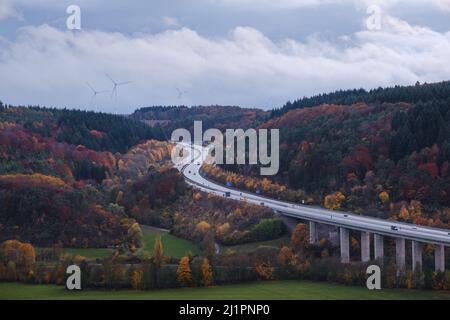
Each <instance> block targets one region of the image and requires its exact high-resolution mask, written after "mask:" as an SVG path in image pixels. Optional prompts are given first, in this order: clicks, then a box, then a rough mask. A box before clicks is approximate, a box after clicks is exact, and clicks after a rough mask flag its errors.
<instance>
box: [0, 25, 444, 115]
mask: <svg viewBox="0 0 450 320" xmlns="http://www.w3.org/2000/svg"><path fill="white" fill-rule="evenodd" d="M0 45H1V46H2V47H1V48H0V49H1V50H0V74H3V75H7V76H3V77H1V78H0V99H1V100H3V101H5V102H8V103H15V104H18V103H21V104H44V105H48V106H57V107H65V106H67V107H78V108H87V109H92V106H89V101H90V98H91V92H90V90H89V88H88V87H87V86H86V85H85V83H86V81H88V82H89V83H91V84H92V85H93V86H94V87H95V88H96V89H97V90H104V89H110V88H111V83H110V81H109V80H108V79H107V78H106V77H105V75H104V74H105V72H108V73H109V74H111V76H112V77H113V78H114V79H116V80H117V81H119V82H120V81H128V80H131V81H133V83H132V84H130V85H127V86H123V87H120V88H119V94H118V101H117V103H115V102H114V101H111V100H110V99H109V96H108V95H103V96H99V97H98V102H99V108H101V110H104V111H109V112H120V113H126V112H132V111H133V110H134V109H135V108H136V107H140V106H148V105H172V104H189V105H198V104H225V105H242V106H246V107H274V106H280V105H282V104H283V103H284V102H286V101H287V100H288V99H295V98H298V97H301V96H304V95H311V94H316V93H321V92H325V91H330V90H335V89H341V88H354V87H365V88H372V87H377V86H389V85H394V84H412V83H415V82H416V81H421V82H424V81H428V82H431V81H440V80H444V79H449V78H450V65H448V57H449V56H450V33H448V32H447V33H439V32H436V31H433V30H431V29H429V28H426V27H420V26H412V25H410V24H408V23H406V22H404V21H402V20H399V19H396V18H393V17H385V19H384V21H383V29H382V30H381V31H378V32H369V31H361V32H356V33H354V34H351V35H348V36H346V37H342V38H340V39H337V40H332V41H331V40H325V39H323V38H321V37H320V36H317V35H316V36H311V37H308V38H307V39H306V40H305V41H298V40H294V39H283V40H280V41H273V40H271V39H269V38H268V37H267V36H265V35H264V34H263V33H261V32H260V31H258V30H256V29H254V28H250V27H236V28H234V29H233V30H232V31H231V32H230V33H229V35H228V36H226V37H205V36H202V35H201V34H199V33H197V32H195V31H194V30H191V29H189V28H182V29H179V30H170V31H165V32H161V33H157V34H141V35H136V36H129V35H125V34H122V33H111V32H102V31H83V32H79V33H72V32H68V31H61V30H58V29H56V28H53V27H50V26H46V25H44V26H39V27H26V28H23V29H21V30H20V31H19V33H18V36H17V38H16V39H14V40H12V41H9V42H6V43H1V44H0ZM176 88H180V89H181V90H183V91H187V92H188V93H187V94H186V95H184V96H183V97H182V98H181V99H179V94H178V92H177V89H176Z"/></svg>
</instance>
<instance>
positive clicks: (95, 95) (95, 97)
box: [86, 82, 109, 107]
mask: <svg viewBox="0 0 450 320" xmlns="http://www.w3.org/2000/svg"><path fill="white" fill-rule="evenodd" d="M86 84H87V86H88V87H89V89H91V91H92V98H91V106H93V107H95V106H96V103H97V95H99V94H102V93H106V92H109V91H108V90H102V91H97V90H95V89H94V87H92V86H91V84H90V83H89V82H86Z"/></svg>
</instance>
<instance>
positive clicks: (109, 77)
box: [105, 73, 117, 85]
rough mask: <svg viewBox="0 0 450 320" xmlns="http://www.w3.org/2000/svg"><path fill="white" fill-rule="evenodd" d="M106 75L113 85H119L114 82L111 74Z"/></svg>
mask: <svg viewBox="0 0 450 320" xmlns="http://www.w3.org/2000/svg"><path fill="white" fill-rule="evenodd" d="M105 75H106V76H107V77H108V79H109V80H111V82H112V83H114V84H115V85H116V84H117V83H116V82H115V81H114V80H113V78H111V76H110V75H109V74H107V73H105Z"/></svg>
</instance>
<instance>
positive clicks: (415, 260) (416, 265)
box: [412, 241, 422, 273]
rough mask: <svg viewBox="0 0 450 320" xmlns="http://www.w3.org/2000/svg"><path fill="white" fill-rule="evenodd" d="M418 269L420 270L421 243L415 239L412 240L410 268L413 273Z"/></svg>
mask: <svg viewBox="0 0 450 320" xmlns="http://www.w3.org/2000/svg"><path fill="white" fill-rule="evenodd" d="M416 269H418V271H419V272H422V244H421V243H420V242H417V241H413V242H412V270H413V273H414V272H416Z"/></svg>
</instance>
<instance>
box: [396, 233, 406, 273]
mask: <svg viewBox="0 0 450 320" xmlns="http://www.w3.org/2000/svg"><path fill="white" fill-rule="evenodd" d="M395 258H396V263H397V276H398V275H400V274H402V273H404V272H405V260H406V259H405V239H403V238H397V239H395Z"/></svg>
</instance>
